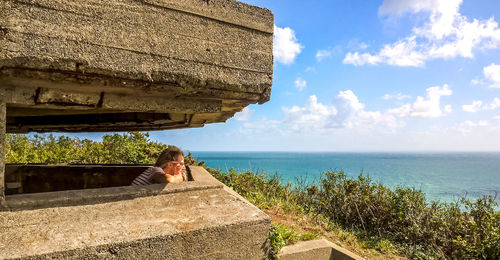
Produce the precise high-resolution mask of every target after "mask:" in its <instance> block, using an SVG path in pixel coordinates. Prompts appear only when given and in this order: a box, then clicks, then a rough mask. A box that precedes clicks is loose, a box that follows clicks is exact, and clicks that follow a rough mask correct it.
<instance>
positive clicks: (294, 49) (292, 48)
mask: <svg viewBox="0 0 500 260" xmlns="http://www.w3.org/2000/svg"><path fill="white" fill-rule="evenodd" d="M302 48H304V47H303V46H302V45H300V44H299V43H298V42H297V38H296V37H295V32H294V31H293V30H292V29H290V28H289V27H286V28H280V27H277V26H274V42H273V55H274V58H275V59H276V61H278V62H281V63H283V64H292V63H293V62H294V61H295V58H296V57H297V55H298V54H299V53H300V52H301V51H302Z"/></svg>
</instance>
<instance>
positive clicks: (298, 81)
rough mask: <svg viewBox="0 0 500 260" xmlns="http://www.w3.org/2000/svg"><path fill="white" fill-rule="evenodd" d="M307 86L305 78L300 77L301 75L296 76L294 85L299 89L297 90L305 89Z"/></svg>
mask: <svg viewBox="0 0 500 260" xmlns="http://www.w3.org/2000/svg"><path fill="white" fill-rule="evenodd" d="M306 86H307V82H306V80H305V79H302V78H301V77H298V78H297V79H296V80H295V87H296V88H297V89H298V90H299V91H302V90H303V89H305V88H306Z"/></svg>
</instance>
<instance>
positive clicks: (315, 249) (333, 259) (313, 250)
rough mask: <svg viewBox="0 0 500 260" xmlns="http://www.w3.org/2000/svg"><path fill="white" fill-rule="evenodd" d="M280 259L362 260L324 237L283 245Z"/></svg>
mask: <svg viewBox="0 0 500 260" xmlns="http://www.w3.org/2000/svg"><path fill="white" fill-rule="evenodd" d="M279 259H280V260H363V258H362V257H360V256H358V255H356V254H354V253H352V252H350V251H349V250H347V249H345V248H342V247H339V246H337V245H335V244H334V243H332V242H330V241H328V240H326V239H317V240H310V241H302V242H298V243H296V244H293V245H289V246H285V247H283V248H282V249H281V252H280V254H279Z"/></svg>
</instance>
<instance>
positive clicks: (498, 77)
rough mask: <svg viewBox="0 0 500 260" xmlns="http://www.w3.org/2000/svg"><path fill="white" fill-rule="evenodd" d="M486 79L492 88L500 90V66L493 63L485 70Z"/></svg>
mask: <svg viewBox="0 0 500 260" xmlns="http://www.w3.org/2000/svg"><path fill="white" fill-rule="evenodd" d="M483 74H484V77H485V78H486V79H487V80H488V81H489V82H490V86H489V87H490V88H500V65H497V64H495V63H491V64H490V65H489V66H487V67H484V68H483Z"/></svg>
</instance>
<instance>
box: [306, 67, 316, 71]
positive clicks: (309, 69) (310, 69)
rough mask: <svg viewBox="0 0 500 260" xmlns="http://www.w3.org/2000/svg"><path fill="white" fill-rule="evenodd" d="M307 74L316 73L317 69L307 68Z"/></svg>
mask: <svg viewBox="0 0 500 260" xmlns="http://www.w3.org/2000/svg"><path fill="white" fill-rule="evenodd" d="M305 72H316V69H315V68H314V67H307V68H306V69H305Z"/></svg>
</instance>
